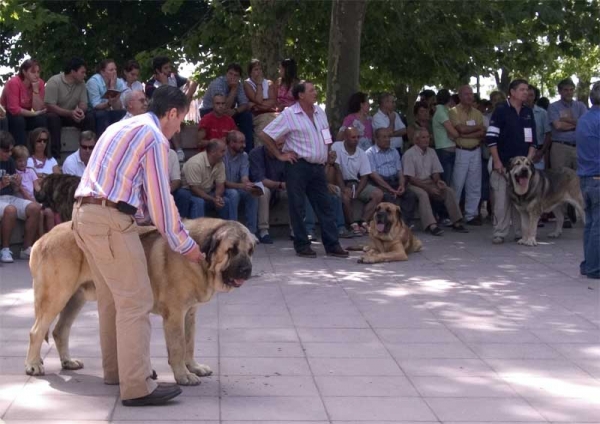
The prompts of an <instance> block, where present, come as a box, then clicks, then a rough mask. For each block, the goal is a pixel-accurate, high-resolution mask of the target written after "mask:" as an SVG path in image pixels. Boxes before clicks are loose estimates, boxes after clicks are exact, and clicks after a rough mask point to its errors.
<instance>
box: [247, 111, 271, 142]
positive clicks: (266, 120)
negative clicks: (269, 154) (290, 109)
mask: <svg viewBox="0 0 600 424" xmlns="http://www.w3.org/2000/svg"><path fill="white" fill-rule="evenodd" d="M275 118H277V114H276V113H261V114H260V115H256V116H253V117H252V124H253V125H254V147H258V146H262V144H263V143H262V139H261V138H260V133H261V132H262V130H264V129H265V127H266V126H267V125H269V124H270V123H271V121H273V120H274V119H275Z"/></svg>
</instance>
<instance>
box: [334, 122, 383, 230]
mask: <svg viewBox="0 0 600 424" xmlns="http://www.w3.org/2000/svg"><path fill="white" fill-rule="evenodd" d="M358 143H359V137H358V131H357V130H356V129H355V128H353V127H348V128H346V130H345V131H344V141H336V142H335V143H333V145H332V146H331V150H332V151H334V152H335V153H336V155H337V157H336V160H335V163H336V164H337V165H338V167H339V168H340V171H341V173H342V180H343V181H342V182H341V183H340V188H342V189H343V191H342V203H343V206H344V215H345V218H346V222H347V223H348V224H350V226H351V228H352V230H353V231H354V233H355V234H356V235H358V234H359V233H358V231H359V223H357V222H354V220H353V214H352V201H353V200H354V199H358V200H360V201H361V203H363V204H364V208H363V214H362V221H363V228H364V230H365V231H364V232H366V231H367V228H368V222H369V221H370V220H371V219H372V218H373V214H374V213H375V208H376V207H377V205H378V204H379V203H380V202H381V200H382V199H383V192H382V191H381V190H380V189H378V188H377V187H375V186H373V185H371V184H369V176H370V175H371V164H370V163H369V158H368V157H367V154H366V153H365V152H364V150H362V149H360V148H358Z"/></svg>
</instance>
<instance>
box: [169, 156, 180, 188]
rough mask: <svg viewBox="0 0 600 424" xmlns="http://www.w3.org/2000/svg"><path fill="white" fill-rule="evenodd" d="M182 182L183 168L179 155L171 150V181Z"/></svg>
mask: <svg viewBox="0 0 600 424" xmlns="http://www.w3.org/2000/svg"><path fill="white" fill-rule="evenodd" d="M177 180H181V167H180V166H179V159H178V158H177V153H176V152H175V150H173V149H169V181H177Z"/></svg>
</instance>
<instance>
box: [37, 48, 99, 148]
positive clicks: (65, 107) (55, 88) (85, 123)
mask: <svg viewBox="0 0 600 424" xmlns="http://www.w3.org/2000/svg"><path fill="white" fill-rule="evenodd" d="M85 74H86V67H85V62H84V61H83V60H82V59H80V58H76V57H75V58H73V59H71V60H70V61H69V62H68V63H67V65H66V66H65V69H64V72H61V73H60V74H58V75H54V76H53V77H51V78H50V79H49V80H48V81H47V82H46V92H45V94H44V102H45V103H46V110H47V111H48V112H47V115H48V116H47V120H48V130H50V136H51V137H50V138H51V139H52V142H53V143H52V156H54V157H55V158H59V157H60V149H61V137H60V133H61V129H62V127H63V126H71V127H77V128H79V129H80V130H82V131H85V130H91V131H93V130H94V115H93V114H92V113H91V111H88V96H87V89H86V86H85V82H84V80H85Z"/></svg>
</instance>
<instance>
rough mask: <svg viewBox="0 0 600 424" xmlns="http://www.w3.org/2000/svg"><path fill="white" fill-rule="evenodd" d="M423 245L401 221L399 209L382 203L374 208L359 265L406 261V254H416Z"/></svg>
mask: <svg viewBox="0 0 600 424" xmlns="http://www.w3.org/2000/svg"><path fill="white" fill-rule="evenodd" d="M422 247H423V245H422V244H421V241H420V240H419V239H418V238H416V237H415V236H414V235H413V233H412V231H411V230H410V228H408V226H407V225H406V224H405V223H404V221H403V220H402V211H401V210H400V207H399V206H397V205H395V204H393V203H388V202H382V203H380V204H379V205H377V208H375V215H374V218H373V220H372V221H371V225H370V226H369V245H368V246H367V247H365V249H364V250H365V254H364V256H363V257H362V258H360V259H359V260H358V262H359V263H364V264H374V263H378V262H393V261H406V260H408V254H409V253H412V252H418V251H419V250H421V248H422Z"/></svg>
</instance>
